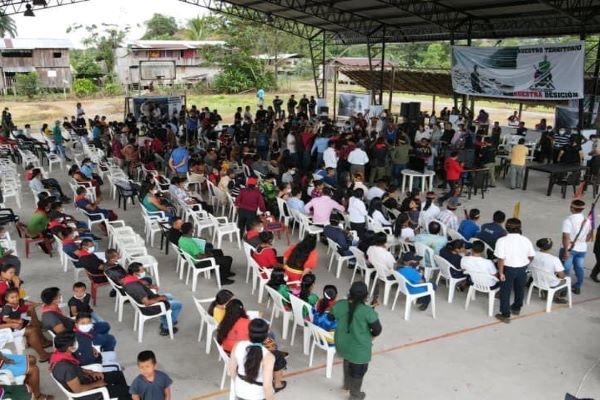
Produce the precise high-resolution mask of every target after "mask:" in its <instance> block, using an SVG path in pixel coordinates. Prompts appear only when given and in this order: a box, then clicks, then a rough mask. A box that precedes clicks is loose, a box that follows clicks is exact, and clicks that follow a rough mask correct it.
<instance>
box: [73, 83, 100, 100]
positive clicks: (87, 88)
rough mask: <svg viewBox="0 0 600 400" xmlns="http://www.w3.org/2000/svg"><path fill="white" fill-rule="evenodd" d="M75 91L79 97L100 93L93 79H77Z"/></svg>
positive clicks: (74, 84) (74, 86) (74, 85)
mask: <svg viewBox="0 0 600 400" xmlns="http://www.w3.org/2000/svg"><path fill="white" fill-rule="evenodd" d="M73 91H74V92H75V94H76V95H77V96H80V97H81V96H89V95H91V94H93V93H96V92H97V91H98V87H97V86H96V84H95V83H94V81H92V80H91V79H87V78H83V79H75V81H74V82H73Z"/></svg>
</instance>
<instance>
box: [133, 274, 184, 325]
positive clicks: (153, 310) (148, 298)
mask: <svg viewBox="0 0 600 400" xmlns="http://www.w3.org/2000/svg"><path fill="white" fill-rule="evenodd" d="M127 271H128V274H127V276H125V277H124V278H123V280H122V283H123V288H124V289H125V292H126V293H127V295H128V296H131V297H132V298H133V299H134V300H135V301H136V302H138V303H139V304H143V305H144V306H146V307H144V308H142V309H141V310H140V311H141V312H142V313H143V314H144V315H156V314H158V313H160V310H161V309H160V307H159V306H158V304H159V303H164V305H165V308H166V309H167V310H169V309H170V310H171V319H172V321H173V333H177V331H178V329H177V327H176V326H175V325H177V318H178V317H179V314H180V313H181V308H182V304H181V302H180V301H179V300H175V299H174V298H173V297H172V296H171V295H169V294H165V295H161V294H158V293H155V292H153V291H152V290H151V289H150V288H149V287H148V286H146V284H145V282H143V281H142V279H143V278H144V277H145V276H146V273H145V271H144V266H143V265H142V264H140V263H138V262H133V263H131V264H129V267H128V269H127ZM152 306H154V307H152ZM159 335H160V336H167V335H169V328H168V324H167V318H166V317H165V316H164V315H162V316H161V317H160V331H159Z"/></svg>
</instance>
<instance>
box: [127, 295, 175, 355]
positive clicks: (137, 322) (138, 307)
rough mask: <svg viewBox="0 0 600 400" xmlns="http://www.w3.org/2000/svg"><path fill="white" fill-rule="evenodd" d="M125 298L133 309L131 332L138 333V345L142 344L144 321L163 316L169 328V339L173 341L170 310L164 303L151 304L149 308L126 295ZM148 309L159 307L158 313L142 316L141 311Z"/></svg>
mask: <svg viewBox="0 0 600 400" xmlns="http://www.w3.org/2000/svg"><path fill="white" fill-rule="evenodd" d="M127 297H128V298H129V302H130V303H131V305H132V306H133V308H134V309H135V318H134V321H133V330H134V331H135V330H137V331H138V342H139V343H142V337H143V336H144V324H145V323H146V321H147V320H149V319H155V318H160V317H162V316H163V315H164V316H165V317H166V318H167V326H168V328H169V336H170V337H171V340H173V339H174V337H173V318H172V317H171V309H168V310H167V308H166V306H165V303H164V302H160V303H156V304H152V305H151V306H145V305H143V304H140V303H138V302H137V301H135V299H134V298H133V297H131V296H129V295H127ZM150 307H160V313H158V314H155V315H145V314H142V310H143V309H144V308H150Z"/></svg>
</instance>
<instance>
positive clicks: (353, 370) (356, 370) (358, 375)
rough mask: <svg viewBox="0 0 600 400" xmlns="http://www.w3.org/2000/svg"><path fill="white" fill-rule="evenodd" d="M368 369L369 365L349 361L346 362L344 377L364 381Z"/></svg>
mask: <svg viewBox="0 0 600 400" xmlns="http://www.w3.org/2000/svg"><path fill="white" fill-rule="evenodd" d="M368 369H369V363H366V364H354V363H351V362H350V361H348V360H344V377H350V378H354V379H362V378H364V376H365V375H366V374H367V370H368Z"/></svg>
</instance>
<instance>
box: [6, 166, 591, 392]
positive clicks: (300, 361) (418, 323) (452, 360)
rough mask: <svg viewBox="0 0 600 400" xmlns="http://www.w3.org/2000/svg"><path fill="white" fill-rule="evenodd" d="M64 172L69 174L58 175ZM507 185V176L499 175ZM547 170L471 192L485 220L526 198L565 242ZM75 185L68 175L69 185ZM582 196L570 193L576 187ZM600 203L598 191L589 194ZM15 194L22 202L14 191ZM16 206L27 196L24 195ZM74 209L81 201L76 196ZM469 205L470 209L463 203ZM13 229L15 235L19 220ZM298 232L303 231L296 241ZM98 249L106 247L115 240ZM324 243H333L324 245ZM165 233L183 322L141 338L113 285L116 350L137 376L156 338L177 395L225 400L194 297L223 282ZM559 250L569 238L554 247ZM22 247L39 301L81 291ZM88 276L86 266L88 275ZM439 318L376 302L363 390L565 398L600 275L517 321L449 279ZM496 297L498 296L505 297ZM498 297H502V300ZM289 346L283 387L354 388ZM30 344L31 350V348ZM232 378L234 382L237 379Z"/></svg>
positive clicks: (540, 221)
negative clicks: (191, 279) (451, 287)
mask: <svg viewBox="0 0 600 400" xmlns="http://www.w3.org/2000/svg"><path fill="white" fill-rule="evenodd" d="M52 175H53V176H54V177H55V178H57V179H59V180H60V181H61V182H62V181H65V179H66V178H65V176H66V173H62V171H61V173H58V172H56V171H55V173H53V174H52ZM499 183H500V184H501V181H500V182H499ZM546 183H547V175H542V174H538V173H532V174H531V175H530V181H529V189H528V190H527V191H525V192H524V191H521V190H510V189H508V188H505V187H500V186H499V187H498V188H495V189H491V192H488V193H486V199H485V200H482V199H481V197H480V196H478V197H474V198H472V199H471V200H466V198H465V199H463V205H464V206H465V207H467V208H472V207H478V208H480V210H481V211H482V221H483V222H487V221H488V220H489V219H491V214H492V213H493V212H494V211H495V210H497V209H501V210H504V211H505V212H506V213H507V214H509V215H510V214H512V208H513V206H514V204H515V202H516V201H521V218H522V220H523V222H524V233H525V235H527V236H528V237H530V239H532V241H535V240H537V239H538V238H540V237H547V236H550V237H552V238H553V239H554V241H555V243H558V240H559V239H560V226H561V221H562V219H563V218H564V217H565V216H566V215H567V214H568V202H569V199H567V200H563V199H561V198H560V195H559V193H558V190H557V189H555V193H554V194H553V196H551V197H546V196H545V188H546ZM64 187H65V188H67V187H68V186H67V185H64ZM104 193H105V196H104V197H105V201H104V202H103V203H104V204H105V206H106V207H107V208H113V209H115V210H116V204H115V202H113V201H112V200H111V199H108V189H107V188H105V189H104ZM570 197H571V196H569V198H570ZM586 200H588V202H591V194H590V193H588V194H587V195H586ZM8 205H9V206H10V205H14V200H9V201H8ZM15 207H16V206H15ZM32 209H33V196H32V195H31V192H30V191H29V190H26V188H25V187H24V190H23V209H22V210H20V211H18V210H15V211H17V212H18V213H19V214H20V215H21V216H22V219H23V220H24V221H27V219H28V216H29V215H30V214H31V212H32ZM66 210H67V211H68V212H72V211H73V207H72V206H68V207H66ZM116 211H117V213H118V214H119V216H120V217H121V218H122V219H124V220H125V221H127V223H128V224H129V225H131V226H132V227H134V229H136V231H138V232H139V233H143V225H142V219H141V218H140V213H141V211H140V209H139V206H138V205H137V204H136V205H135V206H133V207H131V206H130V207H128V210H127V212H123V211H122V210H120V211H119V210H116ZM461 213H462V210H461ZM11 233H12V234H13V235H14V236H15V237H16V236H17V235H16V232H14V228H12V227H11ZM294 239H295V238H293V240H294ZM103 242H104V243H103V244H102V245H101V246H100V248H99V250H101V251H102V250H104V249H105V246H106V240H103ZM276 242H277V246H278V248H280V249H283V248H285V245H286V244H285V241H284V240H277V241H276ZM319 246H320V247H319V250H320V251H321V254H324V253H325V248H324V247H323V246H321V245H319ZM157 247H158V244H157V243H155V247H154V248H153V249H152V250H151V253H152V254H153V255H154V256H155V257H157V258H158V260H159V261H160V277H161V283H162V289H163V291H166V292H170V293H172V294H173V295H174V296H175V297H176V298H179V299H180V300H181V301H183V303H184V311H183V314H182V316H181V318H180V323H179V330H180V331H179V333H178V334H177V335H176V337H175V340H174V341H171V340H170V339H169V338H168V337H167V338H164V337H161V336H159V335H158V323H157V321H151V322H148V323H147V324H146V329H145V335H144V342H143V343H142V344H140V343H138V342H137V340H136V336H134V332H133V330H132V328H133V311H132V308H131V307H130V306H129V305H126V306H125V312H124V320H123V322H122V323H119V322H117V318H116V314H115V313H114V312H113V306H114V302H113V299H110V298H109V297H108V289H106V288H103V289H100V293H99V301H98V306H97V307H96V311H97V312H99V313H100V315H102V316H103V318H105V319H106V320H107V321H109V322H110V323H111V325H112V332H113V333H114V334H115V335H116V337H117V339H118V341H119V343H118V347H117V353H118V355H119V358H120V360H121V362H122V364H123V365H124V366H125V368H126V369H125V375H126V376H127V379H128V381H131V380H132V379H133V378H134V377H135V376H136V375H137V368H136V365H135V358H136V355H137V353H138V352H139V351H141V350H144V349H152V350H154V351H155V352H156V354H157V356H158V359H159V363H160V368H161V369H162V370H164V371H165V372H167V373H169V375H170V376H171V377H172V378H173V380H174V382H175V383H174V385H173V398H174V399H175V400H180V399H226V398H227V396H228V395H227V393H226V392H223V391H220V390H219V382H220V377H221V372H222V367H223V365H222V363H221V362H219V361H218V356H217V351H216V349H215V348H214V346H213V348H212V351H211V354H210V355H206V354H205V353H204V342H202V343H198V342H197V341H196V338H197V335H198V326H199V322H198V321H199V317H198V313H197V311H196V309H195V307H194V304H193V301H192V295H195V296H197V297H198V298H208V297H212V296H214V294H215V293H216V291H217V289H216V285H215V283H214V281H209V282H206V281H204V280H202V279H201V280H200V283H199V285H198V289H197V291H196V293H192V292H191V286H186V285H185V283H184V282H182V281H179V279H178V278H177V276H176V274H175V259H176V258H175V255H173V254H169V256H165V255H164V253H162V252H160V251H159V250H158V248H157ZM223 249H224V251H225V253H226V254H230V255H232V256H233V257H234V266H233V270H234V271H235V272H237V273H238V277H237V280H236V284H235V285H233V286H232V287H230V288H231V289H232V290H233V291H234V292H235V293H236V295H237V296H238V297H239V298H240V299H242V300H243V301H244V303H245V304H246V307H247V309H249V310H261V311H266V308H265V303H263V304H262V305H258V304H257V302H256V296H251V295H250V287H249V286H248V285H246V284H245V282H244V279H243V277H244V276H245V268H246V267H245V260H244V256H243V253H242V251H241V250H239V249H237V247H235V246H232V245H231V244H230V243H229V242H225V245H224V246H223ZM555 250H556V251H558V249H555ZM19 255H20V256H21V259H22V261H23V268H22V278H23V279H24V280H25V281H26V288H27V290H28V292H29V294H30V296H31V297H32V299H34V300H38V299H39V293H40V292H41V290H42V289H43V288H45V287H47V286H51V285H56V286H59V287H60V288H61V289H62V290H63V293H64V296H65V299H67V298H68V297H69V296H70V292H71V285H72V283H73V272H72V270H69V272H68V273H63V272H62V270H61V269H60V267H59V260H58V257H53V258H48V257H47V256H46V255H44V254H42V253H41V252H40V251H39V250H38V249H37V248H35V249H34V250H33V252H32V255H31V257H30V259H28V260H26V259H25V258H24V249H23V248H22V246H21V245H20V244H19ZM320 261H321V262H320V267H319V268H317V269H316V271H315V272H316V274H317V277H318V280H317V287H318V288H317V293H319V294H320V292H321V288H322V287H323V286H324V285H325V284H327V283H334V284H336V285H337V286H338V290H339V292H340V293H342V294H344V293H346V292H347V289H348V287H349V278H350V271H349V270H346V269H345V270H344V271H343V273H342V277H341V278H340V279H339V280H336V279H335V277H334V276H333V275H332V274H331V273H329V272H328V271H327V270H326V266H327V262H328V260H327V261H326V259H325V257H324V256H323V255H322V256H321V259H320ZM593 262H594V259H593V255H592V254H591V253H590V254H589V255H588V257H587V259H586V266H587V267H588V268H591V266H593ZM82 277H83V275H82ZM436 294H437V299H436V301H437V303H436V304H437V318H436V319H435V320H434V319H433V318H431V314H430V312H429V311H427V312H425V313H420V312H418V311H417V310H416V309H415V310H414V311H413V314H412V318H411V321H409V322H407V321H404V320H403V318H402V311H401V310H402V309H403V306H404V304H403V301H402V300H401V301H400V302H399V307H398V308H397V309H396V310H395V311H394V312H391V310H390V308H389V306H388V307H384V306H380V307H378V308H377V311H378V313H379V315H380V318H381V321H382V323H383V327H384V329H383V334H382V335H381V336H380V337H379V338H377V339H376V340H375V345H374V352H375V355H374V356H373V360H372V363H371V365H370V370H369V373H368V375H367V376H366V379H365V382H364V390H365V391H366V392H367V394H368V398H370V399H375V398H377V399H399V398H402V399H417V398H422V399H501V398H503V399H504V398H512V399H557V400H558V399H563V398H564V395H565V393H566V392H570V393H572V394H575V392H576V391H577V390H578V387H579V385H580V383H581V381H582V378H583V377H584V375H585V374H586V371H588V370H589V369H590V367H592V366H593V365H594V364H596V363H597V362H598V357H600V351H599V349H600V345H599V344H598V342H597V341H596V340H594V339H593V338H597V335H598V329H599V328H600V313H599V312H598V304H599V303H600V285H597V284H595V283H594V282H592V281H591V280H589V278H588V277H587V276H586V281H585V283H584V286H583V293H582V294H581V295H580V296H574V301H575V304H574V306H573V308H572V309H570V310H569V309H567V308H565V307H558V306H555V307H554V309H553V312H552V313H550V314H546V313H544V312H543V309H544V303H543V302H542V301H541V300H539V299H537V298H536V297H535V296H534V298H533V301H532V304H531V305H530V306H527V307H525V308H524V309H523V314H522V316H521V318H518V319H516V320H514V321H513V322H512V323H511V324H510V325H504V324H501V323H497V322H496V321H495V319H493V318H488V316H487V311H486V310H487V301H486V299H485V298H484V297H482V296H479V297H478V299H477V300H476V301H475V302H474V303H472V304H471V307H470V308H469V310H468V311H465V310H464V300H465V295H464V294H462V293H458V294H457V296H456V297H455V300H454V303H453V304H448V303H447V301H446V299H447V290H446V288H445V287H440V288H439V289H438V291H437V293H436ZM496 304H497V303H496ZM496 307H498V305H496ZM274 329H275V330H276V331H278V332H279V331H281V320H280V319H278V320H276V321H275V323H274ZM281 347H282V349H283V350H285V351H289V352H290V353H291V354H290V357H289V368H288V375H289V378H288V383H289V386H288V388H287V389H286V390H285V391H283V392H281V393H280V394H278V395H277V398H279V399H282V400H285V399H297V398H300V397H301V396H302V397H305V396H306V395H312V394H314V395H316V396H317V398H318V399H320V400H321V399H322V400H328V399H343V398H346V395H345V393H343V392H342V391H341V390H340V385H341V368H340V366H339V365H337V366H336V367H335V368H334V372H333V378H332V379H331V380H328V379H326V378H325V371H324V368H323V363H324V360H325V358H324V354H323V353H322V352H320V351H319V350H318V349H317V353H316V355H315V363H314V365H313V368H312V369H309V368H308V357H306V356H304V355H303V354H302V349H301V340H300V335H298V337H297V340H296V343H295V346H294V347H293V348H291V347H290V346H289V340H288V341H285V342H282V343H281ZM28 351H29V350H28ZM46 368H47V364H42V366H41V369H42V387H43V391H44V392H46V393H50V394H54V395H57V398H58V399H61V398H63V396H62V395H61V394H59V392H58V390H57V388H56V387H55V385H54V383H52V382H51V381H50V379H49V377H48V374H47V372H46ZM599 378H600V367H598V368H595V369H593V370H592V371H591V372H590V373H589V374H588V376H587V379H586V380H585V382H584V383H583V385H582V388H581V391H580V393H579V395H580V397H585V396H587V397H591V398H594V397H596V398H600V379H599ZM227 385H228V383H227Z"/></svg>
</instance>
